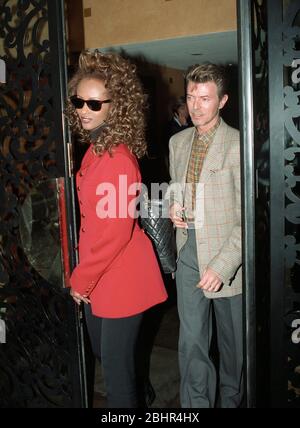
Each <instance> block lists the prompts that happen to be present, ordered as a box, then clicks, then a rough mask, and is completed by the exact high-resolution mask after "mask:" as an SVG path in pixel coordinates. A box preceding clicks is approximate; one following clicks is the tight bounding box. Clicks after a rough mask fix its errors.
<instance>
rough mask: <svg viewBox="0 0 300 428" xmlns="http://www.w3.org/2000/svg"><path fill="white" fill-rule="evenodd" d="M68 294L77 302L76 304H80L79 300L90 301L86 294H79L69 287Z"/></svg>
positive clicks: (87, 302)
mask: <svg viewBox="0 0 300 428" xmlns="http://www.w3.org/2000/svg"><path fill="white" fill-rule="evenodd" d="M70 295H71V297H72V298H73V300H74V302H75V303H77V305H80V303H81V302H83V303H86V304H90V303H91V301H90V299H89V298H88V297H87V296H82V295H81V294H79V293H77V291H74V290H73V289H72V288H71V291H70Z"/></svg>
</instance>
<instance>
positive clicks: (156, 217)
mask: <svg viewBox="0 0 300 428" xmlns="http://www.w3.org/2000/svg"><path fill="white" fill-rule="evenodd" d="M140 220H141V227H142V228H143V229H144V230H145V232H146V233H147V235H148V236H149V238H150V239H151V240H152V242H153V245H154V249H155V251H156V254H157V256H158V259H159V262H160V265H161V268H162V270H163V272H164V273H172V272H175V270H176V241H175V231H174V229H173V223H172V222H171V220H170V218H169V217H168V204H167V202H166V201H164V200H162V199H151V200H148V199H144V200H143V201H142V202H141V217H140Z"/></svg>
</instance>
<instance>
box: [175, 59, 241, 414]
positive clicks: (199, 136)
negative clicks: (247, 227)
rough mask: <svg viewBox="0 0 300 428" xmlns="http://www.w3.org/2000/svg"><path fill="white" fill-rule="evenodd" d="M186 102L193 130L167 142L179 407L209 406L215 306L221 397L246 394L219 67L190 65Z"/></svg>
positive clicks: (232, 167)
mask: <svg viewBox="0 0 300 428" xmlns="http://www.w3.org/2000/svg"><path fill="white" fill-rule="evenodd" d="M186 83H187V106H188V110H189V113H190V116H191V119H192V121H193V124H194V127H193V128H188V129H186V130H184V131H182V132H180V133H179V134H176V135H174V136H173V137H172V138H171V140H170V175H171V183H170V184H171V186H170V188H169V195H168V198H169V199H170V217H171V220H172V221H173V223H174V225H175V226H176V228H177V250H178V264H177V272H176V284H177V293H178V311H179V317H180V337H179V365H180V374H181V391H180V396H181V405H182V407H193V408H194V407H198V408H199V407H214V406H215V399H216V387H217V375H216V369H215V366H214V364H213V362H212V361H211V359H210V354H209V352H210V344H211V337H212V309H213V311H214V314H215V319H216V327H217V337H218V349H219V356H220V368H219V381H220V383H219V398H220V404H219V405H220V406H221V407H223V408H235V407H239V405H240V404H241V400H242V395H243V385H242V384H243V381H242V366H243V328H242V295H241V293H242V249H241V197H240V140H239V132H238V131H237V130H236V129H233V128H231V127H229V126H228V125H227V124H226V123H225V122H224V121H223V120H222V119H221V118H220V114H219V112H220V110H221V109H222V108H223V107H224V105H225V104H226V102H227V99H228V95H227V93H226V78H225V75H224V71H223V69H222V68H221V67H218V66H216V65H214V64H203V65H197V66H193V67H191V69H190V70H189V71H188V73H187V76H186Z"/></svg>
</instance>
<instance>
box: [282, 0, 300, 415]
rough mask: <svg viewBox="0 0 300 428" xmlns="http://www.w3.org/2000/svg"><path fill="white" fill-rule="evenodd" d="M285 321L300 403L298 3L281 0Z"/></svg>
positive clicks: (291, 379) (292, 392)
mask: <svg viewBox="0 0 300 428" xmlns="http://www.w3.org/2000/svg"><path fill="white" fill-rule="evenodd" d="M282 33H283V34H282V35H283V37H282V40H283V43H282V52H281V55H282V57H281V61H282V72H283V75H284V84H285V86H284V88H283V106H282V113H283V117H284V142H285V147H284V153H283V156H284V159H283V160H285V167H284V173H285V185H286V186H285V196H286V198H285V238H284V240H285V241H284V244H285V287H286V289H285V293H286V299H285V321H286V330H285V332H286V335H285V337H286V343H287V356H286V358H287V364H288V379H287V380H288V391H289V394H288V405H289V406H290V407H300V348H299V343H300V331H299V326H300V230H299V226H298V225H299V224H300V78H299V76H300V5H299V2H298V1H290V2H287V3H286V2H283V22H282Z"/></svg>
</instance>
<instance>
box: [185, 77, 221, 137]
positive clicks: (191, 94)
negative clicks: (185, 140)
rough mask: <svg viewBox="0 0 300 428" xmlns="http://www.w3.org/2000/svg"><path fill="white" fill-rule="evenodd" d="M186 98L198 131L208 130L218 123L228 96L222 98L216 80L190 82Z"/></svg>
mask: <svg viewBox="0 0 300 428" xmlns="http://www.w3.org/2000/svg"><path fill="white" fill-rule="evenodd" d="M186 99H187V107H188V111H189V114H190V116H191V119H192V122H193V124H194V126H195V127H196V128H197V129H198V131H201V132H206V131H208V130H209V129H210V128H212V127H213V126H214V125H215V124H216V123H217V121H218V119H219V110H220V109H222V108H223V107H224V105H225V103H226V101H227V99H228V96H227V95H224V96H223V97H222V98H221V99H220V98H219V95H218V88H217V85H216V84H215V83H214V82H206V83H194V82H188V85H187V97H186Z"/></svg>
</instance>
